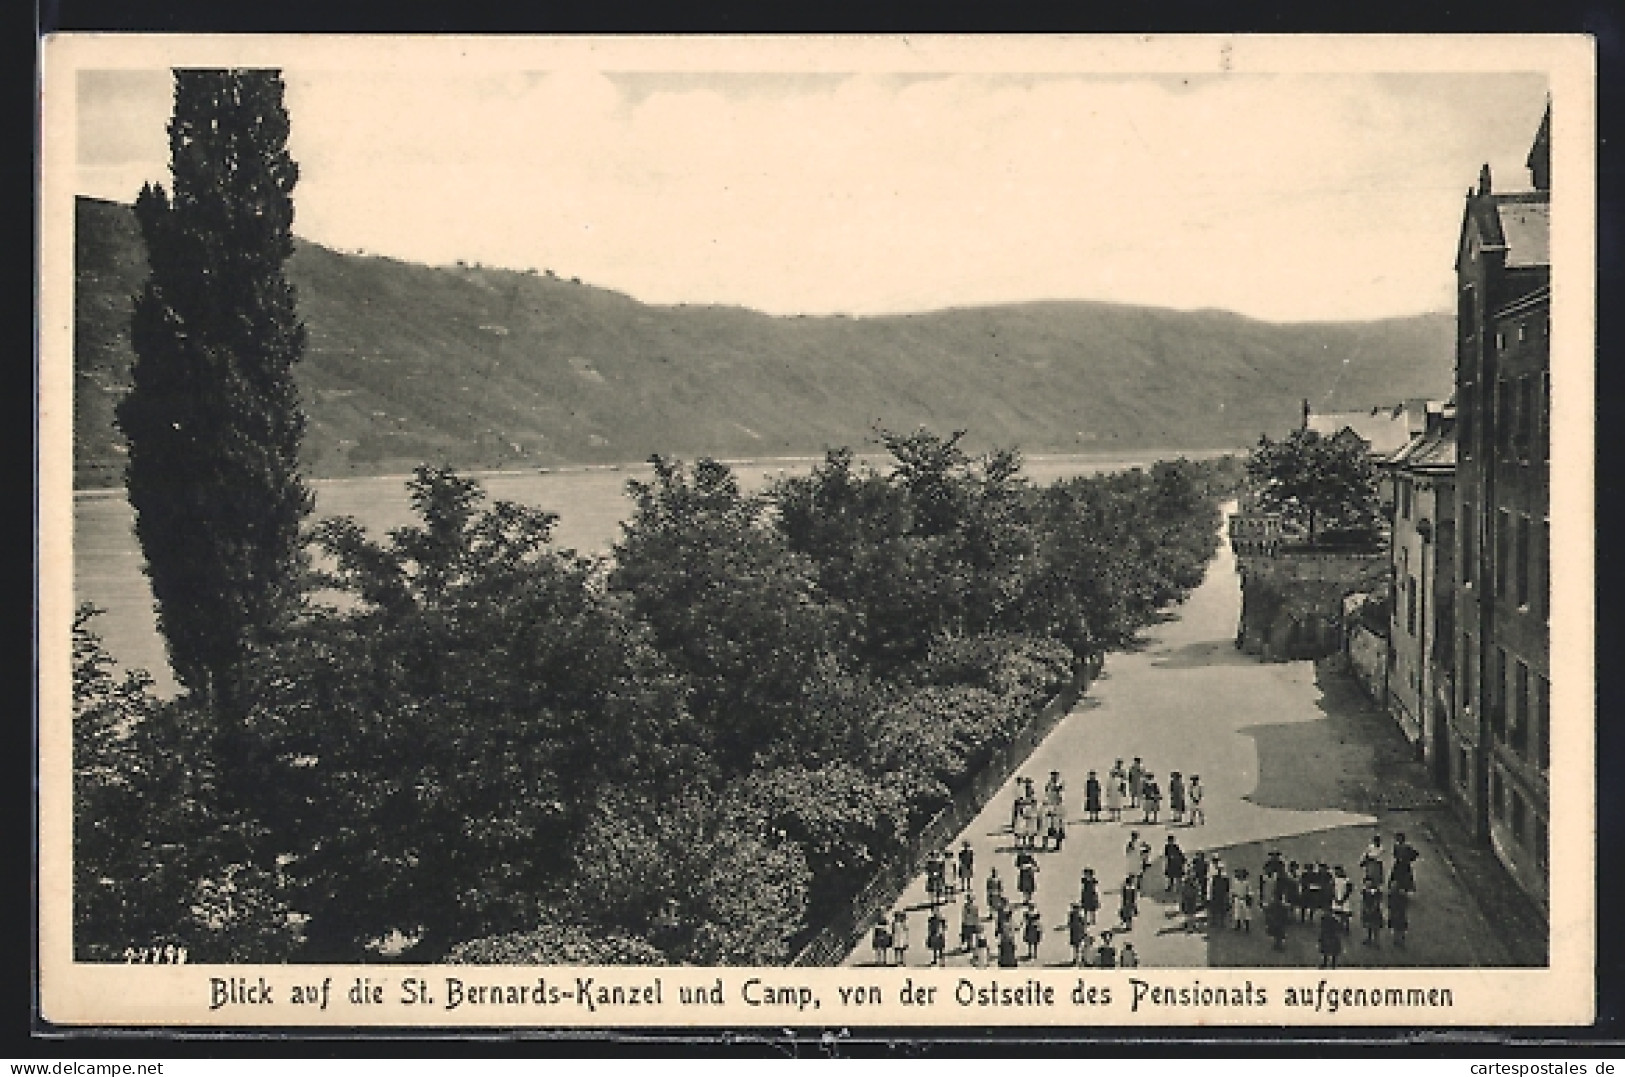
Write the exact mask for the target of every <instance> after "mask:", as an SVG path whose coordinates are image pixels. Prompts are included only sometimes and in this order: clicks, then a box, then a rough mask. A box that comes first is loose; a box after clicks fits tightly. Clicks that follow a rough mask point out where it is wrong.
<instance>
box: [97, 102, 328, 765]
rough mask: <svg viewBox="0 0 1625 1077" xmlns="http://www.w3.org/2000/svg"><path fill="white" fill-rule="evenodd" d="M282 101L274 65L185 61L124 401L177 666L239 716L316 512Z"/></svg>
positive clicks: (210, 701)
mask: <svg viewBox="0 0 1625 1077" xmlns="http://www.w3.org/2000/svg"><path fill="white" fill-rule="evenodd" d="M282 98H283V84H282V79H281V76H280V75H279V73H277V72H275V71H266V70H230V71H226V70H197V71H194V70H177V71H176V72H175V108H174V116H173V118H172V119H171V121H170V124H169V147H170V170H171V173H172V175H173V178H174V184H173V191H172V192H166V191H165V190H164V188H163V187H162V186H154V185H147V186H144V187H143V188H142V190H141V194H140V197H139V198H137V200H136V207H135V211H136V217H137V220H138V221H139V223H140V226H141V234H142V237H143V239H144V240H145V241H146V247H147V260H148V262H149V264H150V266H151V275H150V277H149V278H148V279H147V282H146V284H145V285H144V287H143V288H142V290H141V292H140V293H139V294H138V295H137V296H136V298H135V306H134V313H133V316H132V319H131V325H130V336H131V343H132V345H133V347H134V351H135V362H134V364H133V366H132V368H131V382H132V385H131V390H130V393H129V395H128V396H126V397H125V398H124V400H123V401H122V402H121V403H120V405H119V408H118V422H119V425H120V427H121V428H122V429H123V431H124V433H125V436H126V438H127V439H128V442H129V465H128V472H127V476H126V481H127V484H128V487H129V495H130V503H131V505H132V506H133V507H134V509H135V517H136V522H135V527H136V534H137V536H138V537H139V539H140V541H141V549H142V552H143V553H144V555H145V557H146V562H147V573H148V575H149V576H150V577H151V579H152V590H153V596H154V599H155V601H156V604H157V611H158V624H159V627H160V629H161V630H162V631H163V634H164V637H165V639H166V640H167V642H168V645H169V655H170V661H171V664H172V665H173V666H174V669H175V675H176V677H177V678H178V679H179V681H180V682H181V684H182V685H184V686H185V687H186V688H187V689H188V690H189V691H191V692H192V693H194V694H196V695H197V696H198V697H199V698H200V699H201V700H202V701H203V702H204V703H205V705H206V706H207V707H209V708H210V709H212V710H214V711H215V712H216V713H217V714H218V715H221V716H223V717H229V718H239V717H240V716H241V714H242V712H243V710H244V709H245V707H246V702H245V698H244V696H245V686H244V683H243V675H244V674H243V671H244V664H245V661H246V656H247V653H248V649H249V648H250V647H251V646H252V645H253V643H254V642H255V641H256V639H258V638H259V637H260V636H261V635H262V634H263V632H264V631H265V629H266V628H267V627H268V626H271V625H274V624H275V623H276V622H277V621H278V620H279V618H280V617H281V615H282V613H283V612H284V611H285V610H286V609H287V607H288V606H289V604H290V602H291V600H292V597H293V594H292V593H293V592H294V590H295V584H296V580H297V577H298V569H299V556H298V552H299V542H298V532H299V526H300V522H301V520H302V519H303V518H304V517H305V515H306V514H307V513H308V512H309V510H310V506H311V497H310V493H309V490H308V489H307V488H306V486H305V484H304V481H303V480H302V479H301V477H300V475H299V471H298V453H299V443H300V439H301V437H302V435H303V432H304V426H305V420H304V416H303V414H302V412H301V411H300V408H299V403H298V394H297V390H296V388H295V385H294V381H293V365H294V363H295V362H297V361H298V359H299V358H300V355H301V353H302V351H303V349H304V343H305V331H304V326H303V325H302V324H301V323H300V321H299V318H298V316H297V314H296V312H295V309H294V293H293V288H292V286H291V285H290V284H289V283H288V282H287V280H286V279H285V277H284V276H283V271H282V267H283V263H284V262H285V261H286V260H287V258H288V256H289V255H290V254H292V252H293V233H292V225H293V202H292V199H291V197H290V195H291V192H292V190H293V187H294V184H295V182H296V181H297V179H298V176H299V170H298V166H297V165H295V163H294V161H293V159H292V158H291V157H290V156H289V154H288V151H287V138H288V115H287V112H286V110H285V109H284V107H283V100H282ZM228 740H229V737H228ZM225 750H226V751H227V752H228V754H229V753H230V752H231V750H232V748H231V746H230V744H229V743H228V744H226V745H225Z"/></svg>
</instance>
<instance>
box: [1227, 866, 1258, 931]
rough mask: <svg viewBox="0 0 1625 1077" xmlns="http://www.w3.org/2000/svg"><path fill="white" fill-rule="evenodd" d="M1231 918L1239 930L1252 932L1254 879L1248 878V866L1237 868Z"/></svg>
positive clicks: (1232, 895)
mask: <svg viewBox="0 0 1625 1077" xmlns="http://www.w3.org/2000/svg"><path fill="white" fill-rule="evenodd" d="M1230 919H1231V920H1232V921H1234V923H1235V926H1236V930H1237V931H1245V932H1247V933H1248V934H1249V935H1250V934H1252V931H1253V881H1252V879H1250V878H1248V875H1247V869H1246V868H1237V869H1236V885H1235V887H1234V888H1233V889H1232V890H1231V891H1230Z"/></svg>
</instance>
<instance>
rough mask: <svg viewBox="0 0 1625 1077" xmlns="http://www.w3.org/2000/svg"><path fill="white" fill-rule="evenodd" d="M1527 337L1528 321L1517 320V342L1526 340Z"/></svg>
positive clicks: (1520, 342)
mask: <svg viewBox="0 0 1625 1077" xmlns="http://www.w3.org/2000/svg"><path fill="white" fill-rule="evenodd" d="M1528 339H1529V323H1528V322H1519V323H1518V343H1519V344H1522V343H1523V342H1524V341H1526V340H1528Z"/></svg>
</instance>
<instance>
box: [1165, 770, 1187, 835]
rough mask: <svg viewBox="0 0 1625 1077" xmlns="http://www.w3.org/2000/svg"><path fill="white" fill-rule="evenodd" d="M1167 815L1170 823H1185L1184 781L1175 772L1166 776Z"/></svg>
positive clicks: (1177, 772)
mask: <svg viewBox="0 0 1625 1077" xmlns="http://www.w3.org/2000/svg"><path fill="white" fill-rule="evenodd" d="M1168 814H1169V815H1170V816H1171V817H1172V818H1171V819H1170V822H1174V823H1182V822H1184V821H1185V779H1184V778H1181V777H1180V776H1179V771H1177V770H1176V771H1173V772H1172V773H1170V774H1169V775H1168Z"/></svg>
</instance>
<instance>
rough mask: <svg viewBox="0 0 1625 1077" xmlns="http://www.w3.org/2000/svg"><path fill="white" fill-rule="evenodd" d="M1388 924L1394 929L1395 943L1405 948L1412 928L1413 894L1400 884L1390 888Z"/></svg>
mask: <svg viewBox="0 0 1625 1077" xmlns="http://www.w3.org/2000/svg"><path fill="white" fill-rule="evenodd" d="M1395 874H1396V875H1397V874H1398V873H1397V872H1396V873H1395ZM1388 926H1389V927H1390V928H1392V929H1393V931H1394V945H1395V946H1397V947H1399V948H1400V949H1401V950H1403V949H1404V948H1405V934H1406V933H1407V932H1408V931H1410V929H1411V895H1410V893H1409V892H1408V891H1406V890H1404V889H1403V888H1401V887H1399V886H1393V887H1390V888H1389V890H1388Z"/></svg>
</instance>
